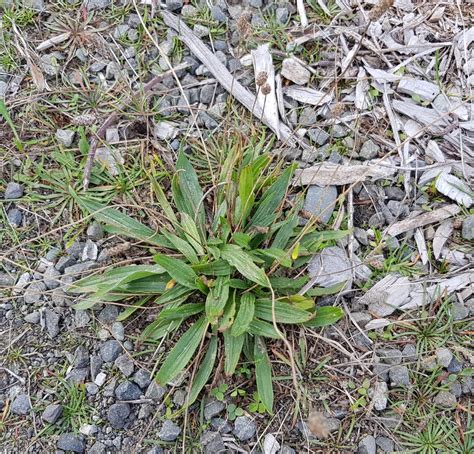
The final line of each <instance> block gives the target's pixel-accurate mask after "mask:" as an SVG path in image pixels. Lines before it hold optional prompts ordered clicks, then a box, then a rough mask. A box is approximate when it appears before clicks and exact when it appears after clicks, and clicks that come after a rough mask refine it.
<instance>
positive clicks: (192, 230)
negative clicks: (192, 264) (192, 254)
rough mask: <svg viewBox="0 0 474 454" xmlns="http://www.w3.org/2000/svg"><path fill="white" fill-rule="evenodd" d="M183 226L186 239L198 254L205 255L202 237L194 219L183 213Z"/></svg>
mask: <svg viewBox="0 0 474 454" xmlns="http://www.w3.org/2000/svg"><path fill="white" fill-rule="evenodd" d="M181 226H182V229H183V232H184V237H185V238H186V240H188V241H189V243H191V244H192V246H193V248H194V249H195V250H196V252H197V254H198V255H204V249H203V247H202V243H201V237H200V235H199V232H198V228H197V225H196V223H195V222H194V219H193V218H192V217H191V216H189V214H187V213H181Z"/></svg>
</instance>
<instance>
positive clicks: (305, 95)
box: [283, 85, 333, 106]
mask: <svg viewBox="0 0 474 454" xmlns="http://www.w3.org/2000/svg"><path fill="white" fill-rule="evenodd" d="M283 93H284V94H285V95H286V96H288V97H289V98H292V99H294V100H295V101H298V102H301V103H304V104H311V105H312V106H319V105H321V104H324V103H329V102H331V101H332V98H333V97H332V94H328V93H324V92H323V91H319V90H315V89H313V88H307V87H298V86H297V85H290V86H289V87H285V88H284V89H283Z"/></svg>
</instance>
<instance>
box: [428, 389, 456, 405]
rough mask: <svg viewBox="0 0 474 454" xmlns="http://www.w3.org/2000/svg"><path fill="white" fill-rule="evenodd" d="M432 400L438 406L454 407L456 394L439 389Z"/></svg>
mask: <svg viewBox="0 0 474 454" xmlns="http://www.w3.org/2000/svg"><path fill="white" fill-rule="evenodd" d="M433 402H434V403H435V404H436V405H438V406H439V407H443V408H454V407H455V406H456V404H457V399H456V396H455V395H454V394H452V393H450V392H449V391H440V392H439V393H438V394H437V395H436V397H435V398H434V399H433Z"/></svg>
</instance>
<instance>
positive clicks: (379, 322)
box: [365, 318, 392, 331]
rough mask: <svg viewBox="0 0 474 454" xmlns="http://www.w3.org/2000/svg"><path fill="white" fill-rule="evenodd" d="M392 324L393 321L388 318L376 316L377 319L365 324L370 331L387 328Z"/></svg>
mask: <svg viewBox="0 0 474 454" xmlns="http://www.w3.org/2000/svg"><path fill="white" fill-rule="evenodd" d="M391 324H392V322H391V321H390V320H389V319H388V318H376V319H375V320H371V321H370V322H369V323H367V325H365V329H366V330H367V331H370V330H371V329H380V328H385V327H386V326H389V325H391Z"/></svg>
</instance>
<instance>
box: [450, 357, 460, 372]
mask: <svg viewBox="0 0 474 454" xmlns="http://www.w3.org/2000/svg"><path fill="white" fill-rule="evenodd" d="M447 370H448V372H450V373H451V374H458V373H459V372H461V371H462V363H460V362H459V361H458V360H457V359H456V357H454V356H453V358H452V359H451V362H450V363H449V365H448V367H447Z"/></svg>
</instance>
